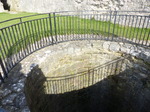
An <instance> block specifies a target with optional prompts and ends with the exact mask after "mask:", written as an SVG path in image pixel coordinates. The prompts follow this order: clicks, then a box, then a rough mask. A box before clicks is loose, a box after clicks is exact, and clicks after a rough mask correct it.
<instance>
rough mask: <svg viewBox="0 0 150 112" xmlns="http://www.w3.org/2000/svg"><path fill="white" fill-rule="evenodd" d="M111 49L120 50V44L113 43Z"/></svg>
mask: <svg viewBox="0 0 150 112" xmlns="http://www.w3.org/2000/svg"><path fill="white" fill-rule="evenodd" d="M109 50H110V51H114V52H119V51H120V45H119V44H118V43H111V44H110V47H109Z"/></svg>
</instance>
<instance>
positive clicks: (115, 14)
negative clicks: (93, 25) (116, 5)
mask: <svg viewBox="0 0 150 112" xmlns="http://www.w3.org/2000/svg"><path fill="white" fill-rule="evenodd" d="M114 16H115V18H114V26H113V32H112V40H114V33H115V26H116V18H117V11H114Z"/></svg>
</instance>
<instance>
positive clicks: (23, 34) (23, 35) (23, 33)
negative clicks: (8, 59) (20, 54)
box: [20, 24, 27, 57]
mask: <svg viewBox="0 0 150 112" xmlns="http://www.w3.org/2000/svg"><path fill="white" fill-rule="evenodd" d="M20 25H21V28H20V29H21V30H22V33H21V34H22V37H25V32H24V29H23V26H22V25H23V24H20ZM24 42H25V45H24V57H25V56H26V55H27V53H26V49H27V48H26V39H25V40H24Z"/></svg>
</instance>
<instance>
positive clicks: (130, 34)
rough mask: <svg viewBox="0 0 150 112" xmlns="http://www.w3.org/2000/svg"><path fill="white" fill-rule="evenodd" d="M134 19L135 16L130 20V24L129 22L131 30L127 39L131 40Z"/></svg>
mask: <svg viewBox="0 0 150 112" xmlns="http://www.w3.org/2000/svg"><path fill="white" fill-rule="evenodd" d="M134 19H135V16H133V19H132V22H131V30H130V32H129V38H131V39H132V33H131V32H132V29H133V28H132V26H133V23H134Z"/></svg>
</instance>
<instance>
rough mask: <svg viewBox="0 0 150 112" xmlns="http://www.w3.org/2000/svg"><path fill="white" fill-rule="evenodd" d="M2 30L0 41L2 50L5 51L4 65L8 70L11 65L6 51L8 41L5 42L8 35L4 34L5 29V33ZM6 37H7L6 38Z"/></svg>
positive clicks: (7, 49)
mask: <svg viewBox="0 0 150 112" xmlns="http://www.w3.org/2000/svg"><path fill="white" fill-rule="evenodd" d="M1 32H2V35H3V39H2V38H1V41H2V46H3V47H2V48H3V49H4V52H5V54H6V60H5V62H6V61H7V62H6V66H7V68H8V70H9V69H10V68H11V65H10V63H9V61H8V60H9V57H8V53H9V46H8V45H9V42H7V40H6V38H7V37H8V35H5V34H6V31H5V33H4V31H3V30H2V31H1ZM7 39H8V38H7ZM4 43H5V45H4Z"/></svg>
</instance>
